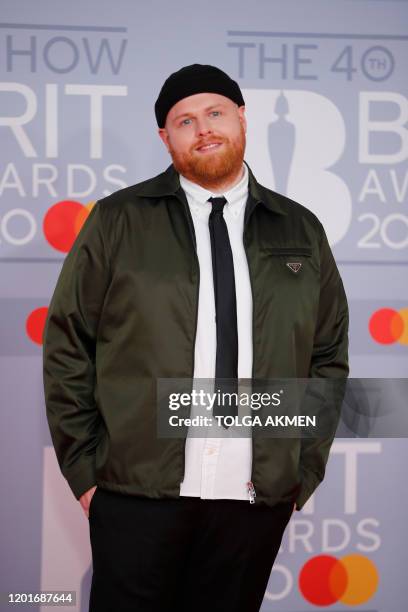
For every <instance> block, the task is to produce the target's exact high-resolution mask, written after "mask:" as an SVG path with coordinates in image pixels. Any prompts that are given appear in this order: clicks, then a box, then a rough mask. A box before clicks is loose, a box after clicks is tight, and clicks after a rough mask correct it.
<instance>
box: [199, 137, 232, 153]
mask: <svg viewBox="0 0 408 612" xmlns="http://www.w3.org/2000/svg"><path fill="white" fill-rule="evenodd" d="M226 142H228V138H225V137H223V136H218V137H217V136H212V138H202V139H201V140H198V141H197V142H196V143H195V145H194V146H193V147H192V150H193V151H195V150H196V149H199V148H200V147H205V146H206V145H210V144H223V143H226Z"/></svg>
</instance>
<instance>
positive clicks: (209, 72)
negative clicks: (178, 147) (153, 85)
mask: <svg viewBox="0 0 408 612" xmlns="http://www.w3.org/2000/svg"><path fill="white" fill-rule="evenodd" d="M198 93H217V94H221V95H222V96H225V97H227V98H229V99H230V100H232V101H233V102H235V103H236V104H238V106H243V105H244V104H245V102H244V98H243V97H242V93H241V90H240V88H239V85H238V83H236V81H233V80H232V79H231V78H230V77H229V76H228V74H226V73H225V72H223V71H222V70H220V69H219V68H216V67H215V66H207V65H203V64H192V65H191V66H185V67H184V68H181V69H180V70H178V71H177V72H173V74H171V75H170V76H169V78H168V79H166V80H165V82H164V85H163V87H162V88H161V90H160V93H159V97H158V98H157V100H156V104H155V105H154V112H155V114H156V120H157V124H158V126H159V127H160V128H162V127H164V124H165V123H166V117H167V114H168V112H169V110H170V109H171V108H172V107H173V106H174V105H175V104H176V103H177V102H179V101H180V100H182V99H183V98H187V97H188V96H193V95H194V94H198Z"/></svg>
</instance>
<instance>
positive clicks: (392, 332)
mask: <svg viewBox="0 0 408 612" xmlns="http://www.w3.org/2000/svg"><path fill="white" fill-rule="evenodd" d="M368 329H369V332H370V335H371V337H372V338H373V340H375V341H376V342H378V343H379V344H394V343H395V342H398V343H399V344H404V345H405V346H407V345H408V308H401V310H394V309H393V308H380V309H379V310H376V311H375V312H374V313H373V314H372V315H371V317H370V320H369V323H368Z"/></svg>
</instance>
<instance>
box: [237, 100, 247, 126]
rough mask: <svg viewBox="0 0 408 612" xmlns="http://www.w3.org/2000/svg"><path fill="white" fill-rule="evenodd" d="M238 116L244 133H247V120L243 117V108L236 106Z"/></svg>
mask: <svg viewBox="0 0 408 612" xmlns="http://www.w3.org/2000/svg"><path fill="white" fill-rule="evenodd" d="M238 115H239V120H240V121H241V123H242V126H243V128H244V130H245V132H246V131H247V120H246V117H245V106H238Z"/></svg>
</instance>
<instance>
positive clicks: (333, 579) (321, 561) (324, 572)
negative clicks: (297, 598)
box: [299, 554, 379, 606]
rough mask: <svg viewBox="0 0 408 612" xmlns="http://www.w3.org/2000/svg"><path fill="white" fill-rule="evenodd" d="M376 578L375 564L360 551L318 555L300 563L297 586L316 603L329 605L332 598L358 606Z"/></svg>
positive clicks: (369, 594) (371, 591) (375, 584)
mask: <svg viewBox="0 0 408 612" xmlns="http://www.w3.org/2000/svg"><path fill="white" fill-rule="evenodd" d="M378 581H379V578H378V572H377V568H376V566H375V565H374V563H373V562H372V561H371V560H370V559H368V558H367V557H365V556H363V555H359V554H352V555H347V556H345V557H342V558H341V559H336V557H332V556H330V555H319V556H317V557H313V558H312V559H309V561H307V562H306V563H305V565H304V566H303V567H302V569H301V571H300V574H299V590H300V592H301V593H302V595H303V597H304V598H305V599H306V600H307V601H308V602H310V603H311V604H313V605H316V606H330V605H332V604H334V603H336V602H341V603H343V604H345V605H347V606H358V605H360V604H363V603H365V602H366V601H368V600H369V599H370V598H371V597H372V596H373V595H374V593H375V592H376V590H377V587H378Z"/></svg>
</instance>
